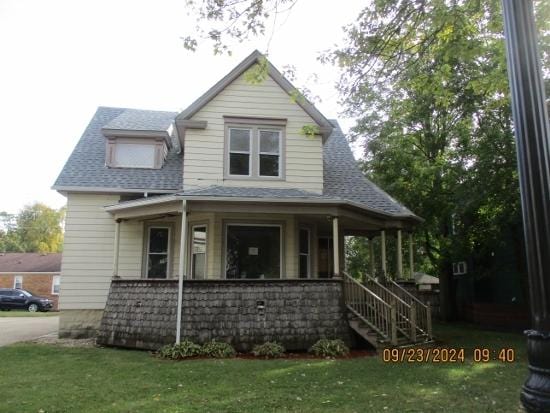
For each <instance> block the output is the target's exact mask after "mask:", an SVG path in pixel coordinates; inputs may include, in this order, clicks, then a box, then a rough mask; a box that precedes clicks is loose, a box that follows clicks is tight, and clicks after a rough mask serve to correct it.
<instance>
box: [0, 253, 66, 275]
mask: <svg viewBox="0 0 550 413" xmlns="http://www.w3.org/2000/svg"><path fill="white" fill-rule="evenodd" d="M59 271H61V253H53V254H40V253H35V252H6V253H0V272H10V273H14V274H17V273H18V272H59Z"/></svg>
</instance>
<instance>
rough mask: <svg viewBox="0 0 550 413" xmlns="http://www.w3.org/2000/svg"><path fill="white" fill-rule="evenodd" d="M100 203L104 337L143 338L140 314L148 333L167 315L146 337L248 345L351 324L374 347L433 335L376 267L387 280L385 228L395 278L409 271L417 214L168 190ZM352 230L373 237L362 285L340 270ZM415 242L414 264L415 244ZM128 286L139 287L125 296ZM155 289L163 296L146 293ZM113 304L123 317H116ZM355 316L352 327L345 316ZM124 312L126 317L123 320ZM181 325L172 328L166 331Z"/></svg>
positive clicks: (342, 332) (336, 333)
mask: <svg viewBox="0 0 550 413" xmlns="http://www.w3.org/2000/svg"><path fill="white" fill-rule="evenodd" d="M105 210H106V211H108V212H109V213H110V214H111V215H112V216H113V219H114V221H115V223H116V224H115V237H114V238H115V243H114V244H115V245H114V248H113V283H112V285H111V291H110V293H109V298H108V302H107V308H106V311H105V314H104V316H103V320H102V333H101V334H100V335H102V336H103V337H111V339H113V337H116V335H117V334H122V336H123V337H126V336H125V334H126V333H127V332H130V331H131V332H132V334H130V335H131V336H132V337H134V336H135V335H136V334H137V336H139V337H141V334H142V333H141V332H143V328H142V327H140V326H139V320H138V321H136V320H134V318H135V317H136V316H139V317H138V318H139V319H140V320H142V318H140V317H142V316H143V317H145V318H143V320H145V319H147V320H148V323H149V324H150V327H151V328H153V330H154V329H155V328H157V327H158V326H159V325H163V323H160V324H158V323H157V321H162V320H165V321H166V323H167V324H166V326H165V327H163V328H161V330H162V333H159V332H157V333H154V332H153V333H151V334H150V335H148V336H147V337H154V336H159V334H160V336H163V337H165V338H166V339H167V340H169V339H171V338H174V340H175V342H179V341H180V339H181V338H182V337H193V338H195V339H198V340H206V339H212V338H221V339H227V340H231V341H233V342H235V344H236V345H237V346H241V347H246V346H248V345H250V344H251V343H253V342H254V341H255V340H258V339H259V338H260V337H263V338H266V337H272V339H275V338H277V337H282V336H283V335H284V337H285V338H284V340H285V342H286V343H290V344H291V345H293V346H294V345H295V344H292V343H302V344H303V343H306V342H307V343H310V342H312V340H313V341H314V339H318V338H322V337H340V338H346V339H348V338H349V337H352V336H353V334H351V333H350V332H351V330H350V327H351V329H352V330H355V331H356V332H357V333H358V334H359V335H361V336H363V338H365V339H366V340H367V341H369V342H371V344H373V345H374V346H375V347H377V346H379V345H385V343H391V344H392V345H398V344H401V343H405V342H411V341H412V342H414V341H415V340H417V337H422V339H424V337H430V333H429V332H428V329H427V326H428V321H427V316H428V315H429V310H428V309H426V308H425V306H422V307H419V306H418V305H417V303H416V301H415V298H414V297H413V296H411V295H410V294H408V293H406V292H405V291H404V290H402V289H400V288H399V287H398V286H397V284H395V285H393V284H392V285H387V284H386V285H382V284H380V283H378V281H377V280H376V279H375V278H374V274H378V275H380V276H381V277H382V278H383V279H384V280H389V278H388V279H386V277H387V276H388V271H387V265H386V258H387V257H386V247H385V246H386V236H387V235H388V234H393V235H395V237H396V242H397V246H398V248H397V249H396V251H397V252H396V254H397V256H396V263H397V264H396V268H397V274H396V275H397V276H398V277H402V276H403V275H404V272H403V255H402V250H403V248H402V237H403V233H404V232H408V233H410V231H411V230H412V228H413V226H414V224H415V223H416V222H417V220H414V219H413V218H411V219H409V218H403V217H395V216H393V215H391V214H384V213H381V212H379V211H377V210H369V209H367V208H365V207H363V206H360V205H355V204H353V203H350V202H347V201H346V202H344V201H339V200H334V199H322V198H320V199H315V198H311V197H309V198H307V199H306V198H304V197H293V198H284V199H281V198H268V197H257V198H244V197H239V198H228V197H197V196H183V195H170V196H160V197H156V198H145V199H139V200H132V201H127V202H122V203H119V204H116V205H111V206H107V207H105ZM132 234H133V235H134V236H133V237H131V236H130V235H132ZM347 235H353V236H367V237H369V239H370V240H371V242H370V254H371V260H370V262H371V266H372V267H373V268H372V270H371V271H370V274H371V276H369V275H367V274H365V275H364V279H363V280H361V281H362V282H359V281H357V280H354V279H353V278H351V277H350V276H349V275H347V274H346V273H345V268H344V267H345V259H344V257H345V255H344V245H345V243H344V238H345V236H347ZM375 235H378V236H380V242H379V258H380V259H379V260H376V261H377V262H378V263H379V266H378V267H379V269H378V270H377V268H376V267H377V265H376V264H375V259H374V258H375V254H376V252H375V249H374V245H373V242H372V239H373V237H374V236H375ZM411 240H412V238H409V241H411ZM409 251H410V255H409V267H410V269H412V268H413V266H414V262H413V256H412V251H413V248H412V242H410V243H409ZM138 267H139V270H138V271H136V270H135V269H136V268H138ZM130 268H133V269H134V270H133V271H131V270H129V269H130ZM409 272H411V271H409ZM342 280H343V281H344V282H342ZM330 281H332V282H333V283H331V284H327V282H330ZM127 283H130V284H127ZM164 283H168V284H164ZM165 287H166V288H165ZM132 288H134V289H136V291H137V292H136V293H135V294H133V293H131V294H129V293H128V291H129V290H132ZM159 288H160V291H162V292H163V294H167V295H162V294H161V295H160V296H158V297H157V298H155V299H150V298H145V297H149V296H151V294H153V291H155V290H156V291H159ZM148 291H149V292H148ZM172 294H174V297H172V298H169V297H171V296H172ZM186 294H187V295H186ZM155 297H156V296H155ZM186 297H187V298H186ZM159 300H160V301H163V300H164V301H166V300H168V301H169V303H168V302H167V303H166V304H167V305H168V307H169V308H165V307H163V306H161V307H160V308H159V307H158V303H157V302H158V301H159ZM197 300H198V301H197ZM201 300H202V301H201ZM134 301H135V302H134ZM203 301H204V302H203ZM382 302H383V303H382ZM379 303H381V305H382V306H380V305H379ZM304 305H305V307H304ZM142 306H143V308H142V309H140V310H138V309H136V307H140V308H141V307H142ZM268 308H269V309H270V310H269V312H268V311H267V309H268ZM328 308H331V310H330V311H328V310H327V309H328ZM113 309H114V310H113ZM113 311H114V312H115V313H117V314H118V313H120V312H122V314H126V315H128V317H126V316H121V315H116V316H114V317H111V315H110V314H112V312H113ZM142 311H143V312H144V314H142V315H140V314H141V312H142ZM327 311H328V312H327ZM165 313H166V315H165V316H164V315H162V316H160V317H161V318H162V320H160V319H159V320H157V321H155V320H156V319H157V318H158V317H159V314H165ZM348 313H349V314H350V315H353V317H355V318H354V320H355V321H354V322H355V324H354V323H353V322H352V321H350V322H349V323H348V320H347V315H346V314H348ZM110 317H111V318H110ZM125 317H126V318H128V320H129V321H128V322H129V323H130V326H122V325H119V324H120V323H123V321H124V319H125ZM151 317H152V318H153V319H155V320H152V321H150V320H149V319H150V318H151ZM197 320H199V321H197ZM417 320H420V321H417ZM195 321H196V323H195ZM111 322H112V323H114V325H112V324H109V323H111ZM174 322H175V324H176V328H175V329H173V328H168V326H169V325H170V326H173V324H174ZM132 323H133V324H132ZM193 323H195V324H193ZM117 326H118V327H117ZM250 326H253V328H252V327H250ZM342 326H345V327H344V328H343V327H342ZM250 328H252V330H251V329H250ZM153 330H151V331H153ZM174 330H175V331H174ZM109 331H110V332H111V333H109V334H107V333H106V332H109ZM155 331H156V330H155ZM270 332H271V333H270ZM174 333H175V334H174ZM212 334H214V336H212ZM160 336H159V337H160ZM302 336H303V337H306V338H307V339H304V338H303V337H302ZM300 337H302V338H300ZM400 337H401V339H400ZM134 339H135V338H123V339H122V341H123V342H124V341H125V340H126V341H127V340H130V341H131V340H134ZM139 340H141V339H139ZM139 340H138V341H139ZM400 340H401V341H400ZM115 341H116V340H115ZM104 342H105V344H109V343H110V341H109V340H107V341H104ZM298 347H299V345H296V346H295V348H298Z"/></svg>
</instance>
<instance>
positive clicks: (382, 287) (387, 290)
mask: <svg viewBox="0 0 550 413" xmlns="http://www.w3.org/2000/svg"><path fill="white" fill-rule="evenodd" d="M365 278H366V279H367V280H368V281H370V282H373V283H374V284H376V286H377V287H378V288H380V289H382V290H383V291H385V292H386V293H388V294H389V295H390V296H393V299H395V300H396V301H398V302H401V304H403V305H405V306H407V307H409V308H410V306H411V305H410V304H409V303H407V302H406V301H405V300H403V299H402V298H401V297H399V296H398V295H397V294H395V293H394V292H393V291H392V290H390V289H389V288H386V287H385V286H383V285H382V284H380V283H379V282H378V280H376V278H374V277H372V276H370V275H368V274H365ZM361 285H363V284H361Z"/></svg>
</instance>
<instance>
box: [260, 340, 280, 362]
mask: <svg viewBox="0 0 550 413" xmlns="http://www.w3.org/2000/svg"><path fill="white" fill-rule="evenodd" d="M284 352H285V348H284V347H283V346H282V345H281V344H279V343H277V342H275V341H266V342H265V343H264V344H259V345H257V346H254V348H253V349H252V354H254V355H255V356H256V357H265V358H266V359H270V358H277V357H281V356H282V355H283V354H284Z"/></svg>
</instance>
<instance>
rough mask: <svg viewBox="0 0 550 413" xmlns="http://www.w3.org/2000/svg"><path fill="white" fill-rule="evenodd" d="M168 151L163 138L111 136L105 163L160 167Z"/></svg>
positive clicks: (136, 166) (150, 167)
mask: <svg viewBox="0 0 550 413" xmlns="http://www.w3.org/2000/svg"><path fill="white" fill-rule="evenodd" d="M167 152H168V147H167V145H166V142H165V141H164V140H162V139H145V138H134V139H133V138H109V139H107V150H106V159H105V164H106V165H107V166H109V167H111V168H144V169H159V168H161V167H162V164H163V162H164V158H165V157H166V154H167Z"/></svg>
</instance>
